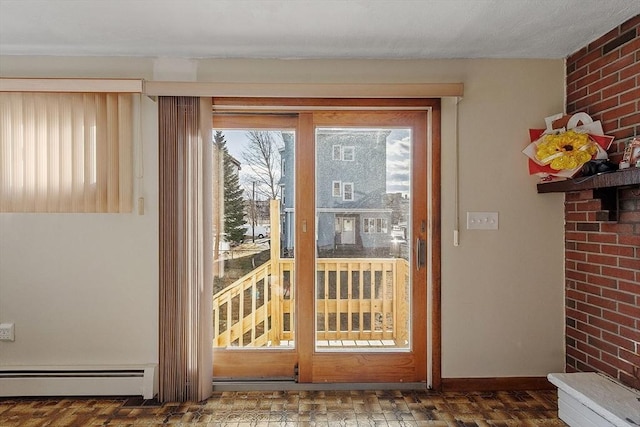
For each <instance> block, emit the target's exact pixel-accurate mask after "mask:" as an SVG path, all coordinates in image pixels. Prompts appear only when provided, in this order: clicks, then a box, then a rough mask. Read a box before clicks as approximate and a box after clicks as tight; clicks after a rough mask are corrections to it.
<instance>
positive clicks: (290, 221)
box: [280, 132, 295, 257]
mask: <svg viewBox="0 0 640 427" xmlns="http://www.w3.org/2000/svg"><path fill="white" fill-rule="evenodd" d="M282 140H283V142H284V145H283V146H282V148H280V194H281V199H280V227H281V230H280V239H281V245H280V247H281V248H282V252H283V256H287V257H293V243H294V235H295V231H294V230H295V222H294V215H293V206H294V205H293V204H294V200H295V198H294V194H295V190H294V186H293V182H294V180H295V177H294V169H293V165H294V161H295V155H294V147H295V137H294V134H293V133H290V132H282Z"/></svg>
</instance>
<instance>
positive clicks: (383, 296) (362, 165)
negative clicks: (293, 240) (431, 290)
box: [315, 127, 413, 352]
mask: <svg viewBox="0 0 640 427" xmlns="http://www.w3.org/2000/svg"><path fill="white" fill-rule="evenodd" d="M412 145H413V144H412V129H411V128H398V127H394V128H391V127H373V128H372V127H316V129H315V147H316V156H315V171H316V186H315V207H316V223H317V229H316V234H317V245H316V247H317V259H316V281H315V316H316V331H315V334H316V340H315V350H316V351H317V352H323V351H340V352H389V351H394V352H403V351H408V350H409V349H410V348H411V324H410V319H411V311H412V308H411V307H412V303H411V275H410V274H409V272H410V269H411V260H410V258H409V254H410V253H411V252H412V247H411V238H410V234H411V233H410V230H411V228H410V225H411V223H412V217H411V194H412V191H411V182H412V179H411V178H412V177H411V158H412Z"/></svg>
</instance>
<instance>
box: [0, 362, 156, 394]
mask: <svg viewBox="0 0 640 427" xmlns="http://www.w3.org/2000/svg"><path fill="white" fill-rule="evenodd" d="M156 368H157V366H156V365H140V366H126V367H122V366H117V367H113V366H109V367H104V366H103V367H82V368H79V367H26V366H20V367H6V366H5V367H2V366H0V397H17V396H142V397H143V398H144V399H152V398H153V397H154V395H155V391H156V390H157V385H156Z"/></svg>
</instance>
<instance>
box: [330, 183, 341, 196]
mask: <svg viewBox="0 0 640 427" xmlns="http://www.w3.org/2000/svg"><path fill="white" fill-rule="evenodd" d="M332 186H333V197H340V196H342V183H341V182H340V181H333V183H332Z"/></svg>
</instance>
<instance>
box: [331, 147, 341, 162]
mask: <svg viewBox="0 0 640 427" xmlns="http://www.w3.org/2000/svg"><path fill="white" fill-rule="evenodd" d="M333 160H342V146H341V145H334V146H333Z"/></svg>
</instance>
